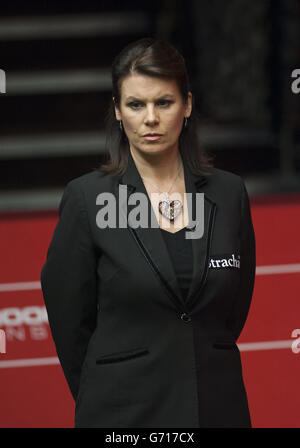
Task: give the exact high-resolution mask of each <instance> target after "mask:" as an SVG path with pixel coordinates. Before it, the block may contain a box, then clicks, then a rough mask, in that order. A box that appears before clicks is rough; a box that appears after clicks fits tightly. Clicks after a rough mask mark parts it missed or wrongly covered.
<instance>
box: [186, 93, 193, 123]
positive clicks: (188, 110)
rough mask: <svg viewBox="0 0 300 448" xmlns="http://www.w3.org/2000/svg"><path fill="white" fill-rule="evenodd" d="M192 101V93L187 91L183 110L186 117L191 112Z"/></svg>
mask: <svg viewBox="0 0 300 448" xmlns="http://www.w3.org/2000/svg"><path fill="white" fill-rule="evenodd" d="M192 103H193V95H192V93H191V92H189V93H188V99H187V102H186V111H185V114H184V116H185V117H186V118H189V116H190V115H191V113H192V109H193V105H192Z"/></svg>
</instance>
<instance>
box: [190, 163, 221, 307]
mask: <svg viewBox="0 0 300 448" xmlns="http://www.w3.org/2000/svg"><path fill="white" fill-rule="evenodd" d="M185 173H186V174H185V185H186V191H187V192H190V193H193V194H192V205H193V206H192V210H191V211H190V212H189V216H192V219H193V222H195V221H196V218H197V217H196V193H204V216H203V217H202V218H203V219H204V225H203V223H200V222H197V223H196V226H200V225H201V226H203V235H202V236H201V238H193V239H192V247H193V277H192V281H191V285H190V289H189V292H188V296H187V298H186V303H187V305H188V307H189V308H192V307H193V305H194V304H195V302H196V301H197V299H198V298H199V297H200V294H201V291H202V288H203V286H204V285H205V281H206V277H207V273H208V266H209V259H210V247H211V240H212V236H213V229H214V220H215V213H216V204H215V202H214V201H212V200H211V199H210V198H209V197H208V196H207V194H206V193H205V184H206V183H207V177H206V176H196V175H195V174H193V173H192V172H191V171H190V170H189V168H188V166H185ZM193 231H194V232H196V231H197V228H196V227H195V228H194V230H193Z"/></svg>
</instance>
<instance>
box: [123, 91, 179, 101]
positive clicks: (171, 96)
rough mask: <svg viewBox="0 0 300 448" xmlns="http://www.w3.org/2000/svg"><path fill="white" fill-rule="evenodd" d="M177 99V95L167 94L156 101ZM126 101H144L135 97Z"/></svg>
mask: <svg viewBox="0 0 300 448" xmlns="http://www.w3.org/2000/svg"><path fill="white" fill-rule="evenodd" d="M167 98H169V99H175V95H172V94H171V93H166V94H165V95H162V96H160V97H159V98H157V99H156V101H159V100H162V99H167ZM126 101H143V99H141V98H136V97H135V96H129V97H127V98H126Z"/></svg>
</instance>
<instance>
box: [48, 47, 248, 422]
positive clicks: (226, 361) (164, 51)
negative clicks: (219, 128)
mask: <svg viewBox="0 0 300 448" xmlns="http://www.w3.org/2000/svg"><path fill="white" fill-rule="evenodd" d="M112 80H113V95H112V107H111V111H110V120H109V125H110V132H109V136H110V138H109V140H108V142H109V151H110V160H109V162H108V163H107V164H106V165H102V166H101V167H100V168H99V169H95V170H94V171H92V172H90V173H88V174H85V175H83V176H81V177H79V178H76V179H73V180H72V181H71V182H69V183H68V185H67V187H66V189H65V191H64V194H63V198H62V200H61V203H60V207H59V221H58V224H57V227H56V229H55V232H54V235H53V238H52V241H51V244H50V246H49V249H48V253H47V260H46V263H45V265H44V266H43V269H42V273H41V284H42V290H43V295H44V300H45V304H46V308H47V312H48V317H49V323H50V327H51V331H52V335H53V339H54V342H55V345H56V349H57V353H58V356H59V359H60V362H61V365H62V368H63V371H64V374H65V377H66V380H67V382H68V384H69V387H70V390H71V393H72V395H73V397H74V400H75V402H76V410H75V426H76V427H106V428H108V427H124V428H127V427H136V428H147V427H152V428H155V427H157V428H180V427H181V428H184V427H188V428H197V427H251V420H250V415H249V409H248V403H247V395H246V391H245V388H244V382H243V377H242V367H241V359H240V353H239V349H238V347H237V345H236V340H237V338H238V337H239V335H240V333H241V331H242V328H243V326H244V324H245V320H246V317H247V314H248V310H249V306H250V302H251V297H252V292H253V286H254V276H255V237H254V231H253V226H252V221H251V213H250V208H249V199H248V195H247V191H246V189H245V186H244V183H243V181H242V179H241V178H240V177H239V176H237V175H235V174H232V173H229V172H226V171H223V170H220V169H216V168H214V167H213V166H212V165H211V163H210V161H209V160H208V159H207V157H206V156H205V154H204V153H203V151H202V149H201V148H199V145H198V141H197V122H196V119H195V111H194V110H193V108H192V103H193V99H192V94H191V92H190V91H189V88H188V78H187V73H186V69H185V63H184V60H183V58H182V56H181V55H180V54H179V53H178V52H177V50H175V49H174V48H173V47H172V46H171V45H169V44H168V43H165V42H161V41H158V40H155V39H150V38H149V39H142V40H139V41H137V42H134V43H132V44H131V45H129V46H127V47H126V48H125V49H124V50H123V51H122V52H121V53H120V54H119V55H118V56H117V58H116V59H115V61H114V64H113V67H112ZM112 114H113V115H112ZM174 195H175V196H174ZM189 195H190V198H191V200H189ZM145 198H146V202H145ZM139 204H141V206H140V207H139ZM145 204H146V206H145ZM148 212H149V213H148ZM107 224H109V225H107Z"/></svg>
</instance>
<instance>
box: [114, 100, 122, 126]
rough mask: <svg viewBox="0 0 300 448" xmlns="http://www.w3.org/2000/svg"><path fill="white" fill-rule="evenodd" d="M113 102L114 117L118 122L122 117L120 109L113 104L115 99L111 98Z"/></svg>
mask: <svg viewBox="0 0 300 448" xmlns="http://www.w3.org/2000/svg"><path fill="white" fill-rule="evenodd" d="M113 102H114V105H115V115H116V119H117V120H118V121H120V120H122V115H121V112H120V109H119V108H118V106H117V105H116V103H115V98H113Z"/></svg>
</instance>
